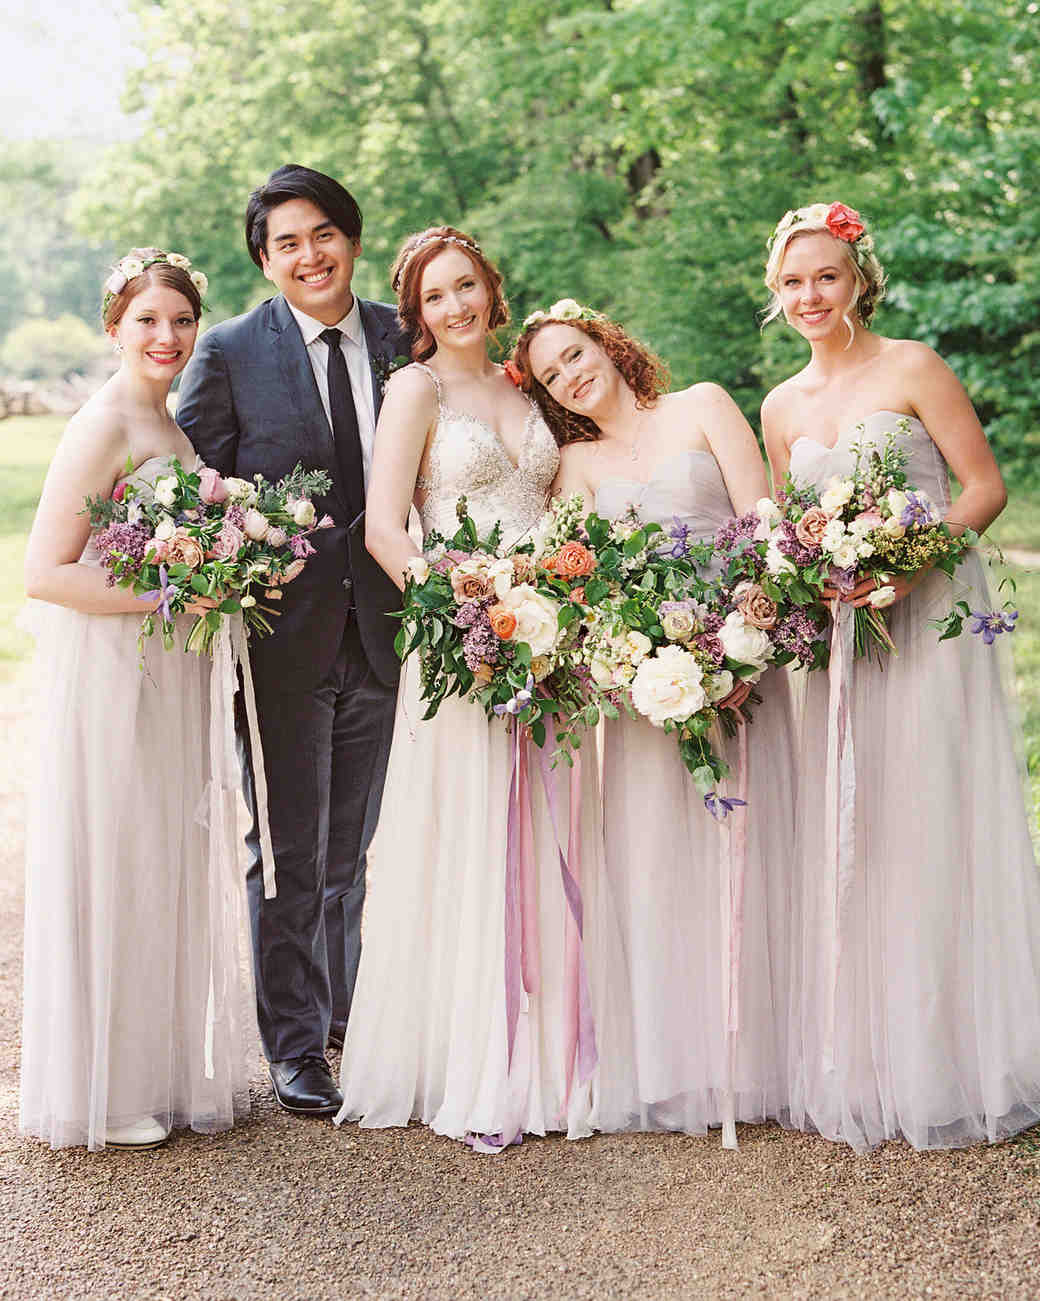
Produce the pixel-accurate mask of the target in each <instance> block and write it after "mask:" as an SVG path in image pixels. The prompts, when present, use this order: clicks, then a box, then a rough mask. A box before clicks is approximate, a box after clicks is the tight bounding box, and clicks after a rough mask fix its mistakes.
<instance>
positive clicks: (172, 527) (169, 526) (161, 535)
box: [155, 515, 177, 542]
mask: <svg viewBox="0 0 1040 1301" xmlns="http://www.w3.org/2000/svg"><path fill="white" fill-rule="evenodd" d="M176 531H177V525H176V524H175V523H174V522H173V520H172V519H171V518H170V516H169V515H160V516H159V520H158V523H157V524H156V526H155V536H156V537H157V538H158V539H159V541H160V542H168V541H169V540H170V538H172V537H173V535H174V533H175V532H176Z"/></svg>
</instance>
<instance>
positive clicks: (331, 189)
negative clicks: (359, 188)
mask: <svg viewBox="0 0 1040 1301" xmlns="http://www.w3.org/2000/svg"><path fill="white" fill-rule="evenodd" d="M246 243H247V245H248V247H249V253H250V256H251V257H252V259H253V261H254V262H255V263H256V264H257V266H258V267H259V268H260V270H261V271H262V272H263V273H264V275H265V276H266V277H267V279H268V280H270V281H272V282H273V283H274V285H275V286H276V287H277V289H278V290H279V291H280V292H279V294H278V295H277V296H276V297H274V298H270V299H268V300H267V301H266V302H264V303H261V304H260V306H259V307H256V308H254V309H253V310H252V311H251V312H247V313H246V314H245V315H244V316H239V317H236V318H235V319H234V320H230V321H224V322H222V323H221V324H220V325H216V326H214V327H213V328H212V329H211V330H209V331H208V332H207V333H206V334H204V335H203V336H202V337H201V339H200V340H199V344H198V347H197V349H196V351H195V357H194V359H193V360H192V362H191V364H190V366H189V367H188V369H187V371H186V372H185V375H184V380H183V383H182V384H181V390H180V402H179V404H178V407H177V420H178V423H179V424H180V426H181V428H182V429H183V430H184V432H185V433H186V434H187V435H188V437H189V438H190V439H191V441H192V443H194V445H195V447H196V449H197V450H198V452H199V454H200V455H201V457H202V459H203V460H204V461H205V462H206V464H207V465H210V466H212V467H213V468H214V469H216V470H219V471H220V473H221V474H224V475H236V476H238V477H239V478H244V479H248V478H251V477H252V476H253V475H254V474H257V473H260V474H262V475H263V476H264V477H265V478H267V479H269V480H272V481H274V480H277V479H279V478H280V477H281V476H282V475H285V474H288V473H289V471H291V470H292V468H293V467H294V466H295V465H296V464H297V462H299V463H300V464H302V465H303V467H304V469H308V470H309V469H323V470H326V471H327V472H328V474H329V476H330V478H331V479H332V490H331V492H330V493H329V495H328V496H327V497H325V498H323V499H318V500H316V502H315V505H316V506H317V508H318V513H319V514H321V513H322V512H328V513H329V514H330V515H331V516H332V518H333V520H334V521H335V527H333V528H328V529H323V530H319V531H318V532H316V533H314V534H312V535H311V541H312V542H313V543H314V546H315V547H316V548H317V554H316V555H314V556H312V557H311V558H310V559H309V560H308V562H307V564H306V567H305V568H304V570H303V572H302V574H301V575H300V576H299V577H298V578H297V579H296V580H295V581H294V582H292V583H290V584H288V585H287V586H286V587H284V588H283V589H282V591H283V599H282V601H281V603H280V610H281V613H280V616H279V617H278V618H277V619H274V620H273V623H274V632H273V634H272V635H270V636H267V637H263V638H251V639H250V652H249V658H250V664H251V666H252V672H253V680H254V683H255V687H256V697H257V708H258V714H259V719H260V735H261V741H262V745H263V760H264V770H265V773H266V777H267V785H268V798H269V810H270V823H271V839H272V843H273V846H274V856H275V870H276V883H277V897H276V898H274V899H265V898H264V892H263V871H262V865H261V861H260V848H259V832H258V827H257V818H256V801H255V790H254V784H253V769H252V762H251V756H250V753H249V737H248V732H247V730H246V729H245V727H244V726H242V722H241V719H240V721H239V750H240V757H241V759H242V770H243V779H244V786H245V794H246V801H247V803H248V805H249V809H250V812H251V813H252V815H253V826H252V829H251V830H250V833H249V836H248V837H247V844H248V846H249V849H250V853H251V859H252V861H251V864H250V867H249V874H248V890H249V904H250V919H251V923H252V932H253V961H254V971H255V978H256V996H257V1016H258V1020H259V1024H260V1035H261V1039H262V1041H263V1047H264V1052H265V1053H266V1055H267V1058H268V1060H269V1062H270V1071H271V1080H272V1083H273V1085H274V1091H275V1096H276V1097H277V1099H278V1101H279V1103H281V1105H282V1106H283V1107H285V1108H286V1109H287V1110H289V1111H296V1112H304V1113H310V1114H315V1115H322V1114H325V1113H328V1112H332V1111H336V1110H338V1108H339V1106H340V1104H341V1102H342V1098H341V1095H340V1092H339V1089H338V1088H337V1087H336V1085H335V1083H334V1081H333V1079H332V1075H331V1072H330V1071H329V1067H328V1064H327V1062H326V1059H325V1046H326V1044H327V1043H328V1044H332V1045H333V1046H335V1047H340V1046H342V1043H343V1033H344V1029H345V1027H346V1021H347V1015H348V1013H349V1011H350V1001H351V996H352V994H353V990H354V980H355V977H356V975H357V968H358V959H359V957H360V953H361V909H362V904H363V902H364V895H365V851H366V849H367V847H368V844H369V841H370V840H371V837H372V833H373V831H374V830H375V823H376V818H377V815H378V811H379V801H380V797H381V795H382V788H383V778H384V775H385V773H386V763H387V756H388V753H389V748H390V738H391V734H392V730H393V713H394V699H395V687H396V684H397V673H398V661H397V656H396V655H395V654H394V649H393V639H394V634H395V631H396V625H395V623H394V621H393V620H392V619H389V618H388V617H387V611H389V610H395V609H397V608H398V607H399V606H400V603H401V602H400V593H399V592H398V591H397V589H396V587H394V585H393V584H392V583H391V582H390V580H389V579H388V578H387V577H386V576H385V574H384V573H383V572H382V570H381V569H380V568H379V567H378V565H376V563H375V562H374V561H373V560H372V558H371V557H370V556H369V555H368V553H367V551H366V550H365V546H364V533H365V530H364V521H363V514H364V506H365V499H364V494H365V481H366V478H367V475H368V473H369V469H370V466H371V461H372V446H373V441H374V435H375V423H376V418H377V417H378V415H379V407H380V402H381V398H382V384H381V380H382V379H384V378H385V376H386V375H387V374H388V372H389V368H390V362H391V360H392V359H393V358H394V357H395V356H396V355H398V354H401V353H405V354H407V353H408V344H407V340H406V339H405V338H404V336H403V335H402V333H401V329H400V326H399V325H398V323H397V318H396V314H395V312H394V309H393V308H392V307H389V306H387V305H386V304H385V303H370V302H365V301H362V300H359V299H358V298H356V297H355V296H354V294H353V293H352V291H351V287H350V282H351V276H352V275H353V271H354V261H355V259H356V258H357V257H359V256H360V254H361V212H360V211H359V209H358V206H357V204H356V203H355V201H354V199H353V198H352V197H351V195H350V194H349V193H348V192H347V191H346V190H345V189H344V188H343V186H342V185H340V184H339V182H338V181H335V180H333V179H332V177H330V176H325V175H323V174H322V173H321V172H315V171H312V170H311V169H310V168H307V167H300V166H297V165H295V164H290V165H289V166H287V167H280V168H279V169H278V170H277V171H275V172H273V173H272V174H271V176H270V177H269V178H268V180H267V182H266V184H264V185H262V186H260V188H259V189H258V190H255V191H254V192H253V194H251V195H250V198H249V204H248V207H247V209H246ZM240 696H241V693H240Z"/></svg>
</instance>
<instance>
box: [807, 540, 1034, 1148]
mask: <svg viewBox="0 0 1040 1301" xmlns="http://www.w3.org/2000/svg"><path fill="white" fill-rule="evenodd" d="M957 598H964V599H966V600H967V601H968V603H969V605H970V606H971V608H972V609H988V608H990V599H991V598H990V597H989V595H988V593H987V590H986V582H985V577H984V573H983V570H982V566H981V563H980V561H979V559H978V557H977V556H975V555H972V556H971V557H970V558H969V559H968V561H967V562H966V563H965V564H963V565H962V566H960V568H959V569H958V571H957V576H956V579H955V582H954V583H953V584H952V585H951V583H950V582H949V581H948V580H947V579H946V578H945V576H943V575H942V574H938V573H936V574H933V575H932V576H930V577H929V578H928V579H926V580H925V581H924V582H923V583H922V584H921V585H920V586H919V587H918V588H917V589H915V590H914V591H913V592H912V593H911V594H910V596H909V597H908V598H907V599H905V600H904V601H902V602H900V603H899V604H898V605H896V606H894V607H892V609H890V610H889V611H887V615H888V622H889V627H890V631H891V633H892V636H893V639H894V641H895V643H896V647H897V650H898V655H896V656H888V657H886V658H885V660H884V663H883V665H882V666H878V664H877V663H876V662H868V661H866V660H863V659H861V660H856V661H854V662H853V663H852V665H851V676H850V679H849V680H850V698H849V706H850V708H849V716H848V721H847V723H841V724H840V725H839V724H838V723H836V721H835V719H836V717H837V716H836V715H835V718H832V716H831V710H830V695H829V688H830V684H829V682H828V675H826V674H815V675H812V677H811V678H810V680H809V683H808V687H807V691H806V700H805V711H804V716H803V723H802V735H801V746H800V751H799V753H800V759H801V763H800V789H801V798H800V801H799V854H798V864H799V880H798V881H797V884H796V889H795V891H794V893H793V896H792V899H793V914H792V941H793V943H792V963H791V979H792V997H791V1019H790V1031H789V1063H788V1077H789V1085H788V1087H789V1094H790V1117H789V1118H790V1122H791V1123H792V1124H794V1125H796V1126H798V1127H799V1128H805V1129H815V1130H818V1131H819V1132H820V1133H821V1134H824V1135H826V1136H827V1137H828V1138H832V1139H841V1140H843V1141H845V1142H847V1143H849V1144H851V1145H852V1146H853V1147H854V1148H855V1149H856V1150H863V1149H865V1148H868V1147H870V1146H872V1145H874V1144H877V1143H879V1142H881V1141H883V1140H885V1139H889V1138H894V1137H897V1136H902V1137H904V1138H905V1139H907V1140H908V1141H909V1142H910V1143H912V1144H913V1145H914V1147H917V1148H933V1147H952V1146H956V1145H961V1144H965V1143H970V1142H974V1141H976V1140H984V1139H988V1140H990V1141H994V1140H996V1139H999V1138H1002V1137H1005V1136H1006V1135H1009V1134H1012V1133H1014V1132H1016V1131H1017V1130H1020V1129H1022V1128H1024V1127H1026V1126H1028V1125H1031V1124H1033V1123H1035V1122H1036V1121H1038V1120H1040V996H1038V991H1040V878H1038V874H1037V868H1036V863H1035V861H1034V855H1033V849H1032V845H1031V842H1030V835H1029V826H1028V818H1027V814H1026V808H1025V804H1024V801H1023V775H1024V774H1023V770H1022V765H1021V762H1020V758H1019V756H1018V755H1017V754H1016V741H1017V739H1018V738H1019V737H1020V733H1019V732H1018V729H1017V724H1016V721H1015V719H1014V716H1013V712H1012V708H1011V705H1010V703H1009V697H1008V695H1007V694H1006V692H1005V690H1004V688H1003V686H1002V672H1003V673H1004V675H1005V676H1009V675H1008V674H1007V672H1006V671H1007V668H1008V658H1009V657H1008V653H1007V652H1008V647H1007V646H1006V644H1004V645H1002V644H1000V643H999V642H998V644H997V645H995V646H992V647H987V646H985V645H984V644H983V643H982V641H981V639H980V638H979V637H975V636H971V635H969V634H968V633H967V631H965V633H964V634H963V635H962V636H961V637H960V638H959V639H957V640H954V641H945V642H941V643H940V642H938V634H937V632H936V631H935V629H934V628H930V627H929V626H928V621H929V620H930V619H933V618H936V617H938V616H939V615H941V614H943V613H945V611H946V610H948V609H949V607H950V603H951V602H952V601H953V600H954V599H957ZM1003 641H1004V642H1005V643H1006V641H1007V639H1006V638H1004V639H1003ZM834 672H835V669H834V662H833V660H832V670H831V676H832V677H833V675H834ZM839 726H840V729H841V738H840V739H842V740H844V741H847V742H849V743H851V746H852V751H853V754H854V772H855V784H854V792H853V797H852V799H851V808H850V810H847V811H846V813H845V814H843V815H842V816H841V817H840V818H839V817H838V815H837V810H838V809H839V807H840V796H841V791H840V783H839V781H838V773H837V770H836V767H835V763H834V756H835V754H836V753H837V744H838V741H839V736H838V729H839ZM828 740H830V742H831V759H830V761H828ZM828 810H829V812H828ZM843 833H844V834H845V835H846V836H847V850H846V851H844V852H843V851H842V849H841V836H842V834H843Z"/></svg>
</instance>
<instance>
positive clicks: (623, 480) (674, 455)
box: [596, 447, 722, 496]
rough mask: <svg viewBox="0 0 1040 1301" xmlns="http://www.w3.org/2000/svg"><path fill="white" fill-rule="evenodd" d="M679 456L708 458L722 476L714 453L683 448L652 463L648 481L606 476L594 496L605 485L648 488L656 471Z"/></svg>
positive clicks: (707, 450)
mask: <svg viewBox="0 0 1040 1301" xmlns="http://www.w3.org/2000/svg"><path fill="white" fill-rule="evenodd" d="M681 456H708V457H710V458H711V459H712V461H714V463H715V466H716V467H717V468H718V470H719V474H720V475H721V474H722V469H721V467H719V463H718V461H717V460H716V457H715V453H714V452H712V451H711V450H709V449H708V448H707V447H684V448H683V449H682V451H680V452H672V453H671V455H669V456H663V457H661V459H660V460H659V461H656V462H655V463H654V473H653V474H651V476H650V478H649V479H626V478H625V476H624V475H623V474H610V475H607V476H606V477H605V478H603V479H600V481H599V484H598V485H597V487H596V495H597V496H598V495H599V491H600V489H601V488H602V487H603V485H604V484H605V483H627V484H629V485H633V484H634V485H635V486H636V487H638V488H649V487H650V486H651V485H652V484H654V483H656V482H657V477H658V476H657V470H658V469H660V468H661V467H662V466H665V465H668V464H670V463H671V462H672V461H677V460H678V459H679V458H680V457H681Z"/></svg>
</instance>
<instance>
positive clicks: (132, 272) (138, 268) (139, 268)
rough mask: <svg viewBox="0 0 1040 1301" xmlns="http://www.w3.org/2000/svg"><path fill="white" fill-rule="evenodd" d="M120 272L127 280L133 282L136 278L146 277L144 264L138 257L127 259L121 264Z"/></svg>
mask: <svg viewBox="0 0 1040 1301" xmlns="http://www.w3.org/2000/svg"><path fill="white" fill-rule="evenodd" d="M119 270H120V271H122V273H123V275H124V276H126V278H127V280H133V278H134V276H141V275H144V263H143V262H142V261H141V259H140V258H137V257H125V258H123V260H122V262H120V264H119Z"/></svg>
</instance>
